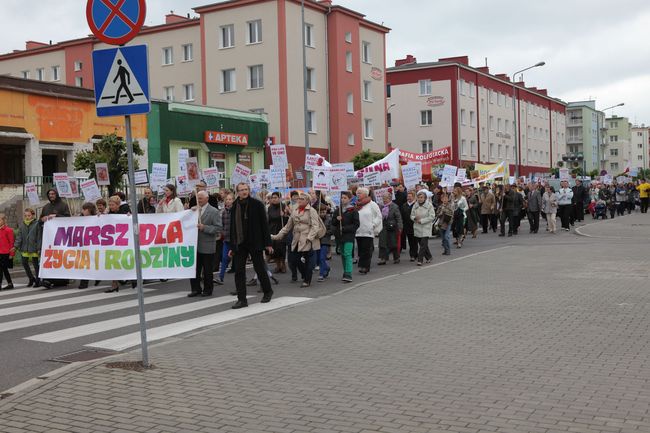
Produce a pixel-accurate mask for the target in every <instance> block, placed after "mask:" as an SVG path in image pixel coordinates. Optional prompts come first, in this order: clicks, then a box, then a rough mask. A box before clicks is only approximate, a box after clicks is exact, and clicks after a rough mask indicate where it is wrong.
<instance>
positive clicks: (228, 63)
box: [0, 0, 389, 168]
mask: <svg viewBox="0 0 650 433" xmlns="http://www.w3.org/2000/svg"><path fill="white" fill-rule="evenodd" d="M194 11H195V12H196V13H197V14H198V17H197V18H191V17H190V16H189V15H188V16H187V17H183V16H179V15H175V14H173V13H172V14H169V15H167V16H166V22H165V24H163V25H159V26H153V27H146V28H143V30H142V31H141V32H140V34H139V35H138V36H137V37H136V38H135V39H134V40H133V41H131V42H129V45H135V44H147V45H148V47H149V68H150V72H149V76H150V89H151V96H152V98H154V99H162V100H168V101H177V102H184V103H190V104H201V105H208V106H214V107H223V108H229V109H238V110H246V111H255V112H264V113H266V114H267V115H268V119H269V122H270V125H269V127H270V129H269V135H270V136H271V137H272V140H274V142H275V143H283V144H286V145H287V148H288V154H289V161H290V162H291V163H293V166H294V167H295V168H298V167H300V166H302V165H303V164H304V155H305V135H306V134H305V130H306V129H307V132H308V134H307V136H308V139H309V145H310V152H311V153H317V152H318V153H320V154H322V155H328V156H329V158H330V160H332V161H334V162H338V161H347V160H349V159H350V158H352V156H354V155H355V154H357V153H359V152H360V151H362V150H364V149H370V150H372V151H377V152H383V151H385V150H386V148H387V143H386V139H387V137H386V114H385V113H386V98H385V71H384V65H385V35H386V34H387V33H388V31H389V29H388V28H386V27H384V26H381V25H379V24H375V23H372V22H370V21H368V20H366V19H365V18H364V15H362V14H360V13H358V12H355V11H352V10H349V9H347V8H343V7H340V6H336V5H332V3H331V2H330V1H324V0H319V1H317V0H307V1H306V2H305V25H304V28H303V22H302V13H301V12H302V9H301V2H300V1H298V0H231V1H226V2H220V3H214V4H210V5H206V6H201V7H197V8H195V9H194ZM303 32H304V38H305V46H306V67H307V74H306V75H307V79H306V81H307V88H308V91H307V95H308V96H307V113H306V115H305V109H304V96H303V95H304V92H303V56H302V52H303V49H302V48H303V44H302V39H303ZM102 48H108V46H107V45H106V44H103V43H100V42H99V41H98V40H96V39H94V38H83V39H77V40H72V41H66V42H62V43H58V44H54V45H50V44H40V43H36V42H28V43H27V46H26V50H23V51H15V52H13V53H8V54H5V55H2V56H0V74H9V75H12V76H17V77H22V78H31V79H38V80H43V81H57V82H61V83H63V84H68V85H71V86H78V87H86V88H93V78H92V67H91V65H92V60H91V59H92V51H93V50H97V49H102ZM215 128H216V129H218V125H215ZM225 132H227V131H225Z"/></svg>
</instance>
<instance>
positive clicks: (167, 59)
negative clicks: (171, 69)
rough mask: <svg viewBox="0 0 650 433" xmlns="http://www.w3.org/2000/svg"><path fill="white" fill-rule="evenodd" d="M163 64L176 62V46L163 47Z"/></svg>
mask: <svg viewBox="0 0 650 433" xmlns="http://www.w3.org/2000/svg"><path fill="white" fill-rule="evenodd" d="M162 64H163V66H164V65H173V64H174V48H172V47H166V48H163V49H162Z"/></svg>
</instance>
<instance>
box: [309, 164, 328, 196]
mask: <svg viewBox="0 0 650 433" xmlns="http://www.w3.org/2000/svg"><path fill="white" fill-rule="evenodd" d="M331 180H332V176H331V171H330V167H317V168H315V169H314V176H313V179H312V188H314V189H315V190H317V191H329V189H330V184H331Z"/></svg>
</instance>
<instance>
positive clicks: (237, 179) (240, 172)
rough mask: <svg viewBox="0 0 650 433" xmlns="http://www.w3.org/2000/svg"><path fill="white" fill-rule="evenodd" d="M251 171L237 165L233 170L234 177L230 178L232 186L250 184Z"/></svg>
mask: <svg viewBox="0 0 650 433" xmlns="http://www.w3.org/2000/svg"><path fill="white" fill-rule="evenodd" d="M251 171H252V170H251V169H250V168H248V167H246V166H245V165H242V164H237V165H235V167H234V168H233V169H232V175H231V176H230V184H231V185H233V186H237V185H238V184H240V183H242V182H243V183H248V182H249V180H248V176H250V175H251Z"/></svg>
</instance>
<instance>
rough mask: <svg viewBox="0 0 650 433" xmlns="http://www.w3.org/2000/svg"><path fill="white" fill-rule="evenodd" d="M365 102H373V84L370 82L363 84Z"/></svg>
mask: <svg viewBox="0 0 650 433" xmlns="http://www.w3.org/2000/svg"><path fill="white" fill-rule="evenodd" d="M363 100H364V101H368V102H370V101H372V83H371V82H370V81H364V82H363Z"/></svg>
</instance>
